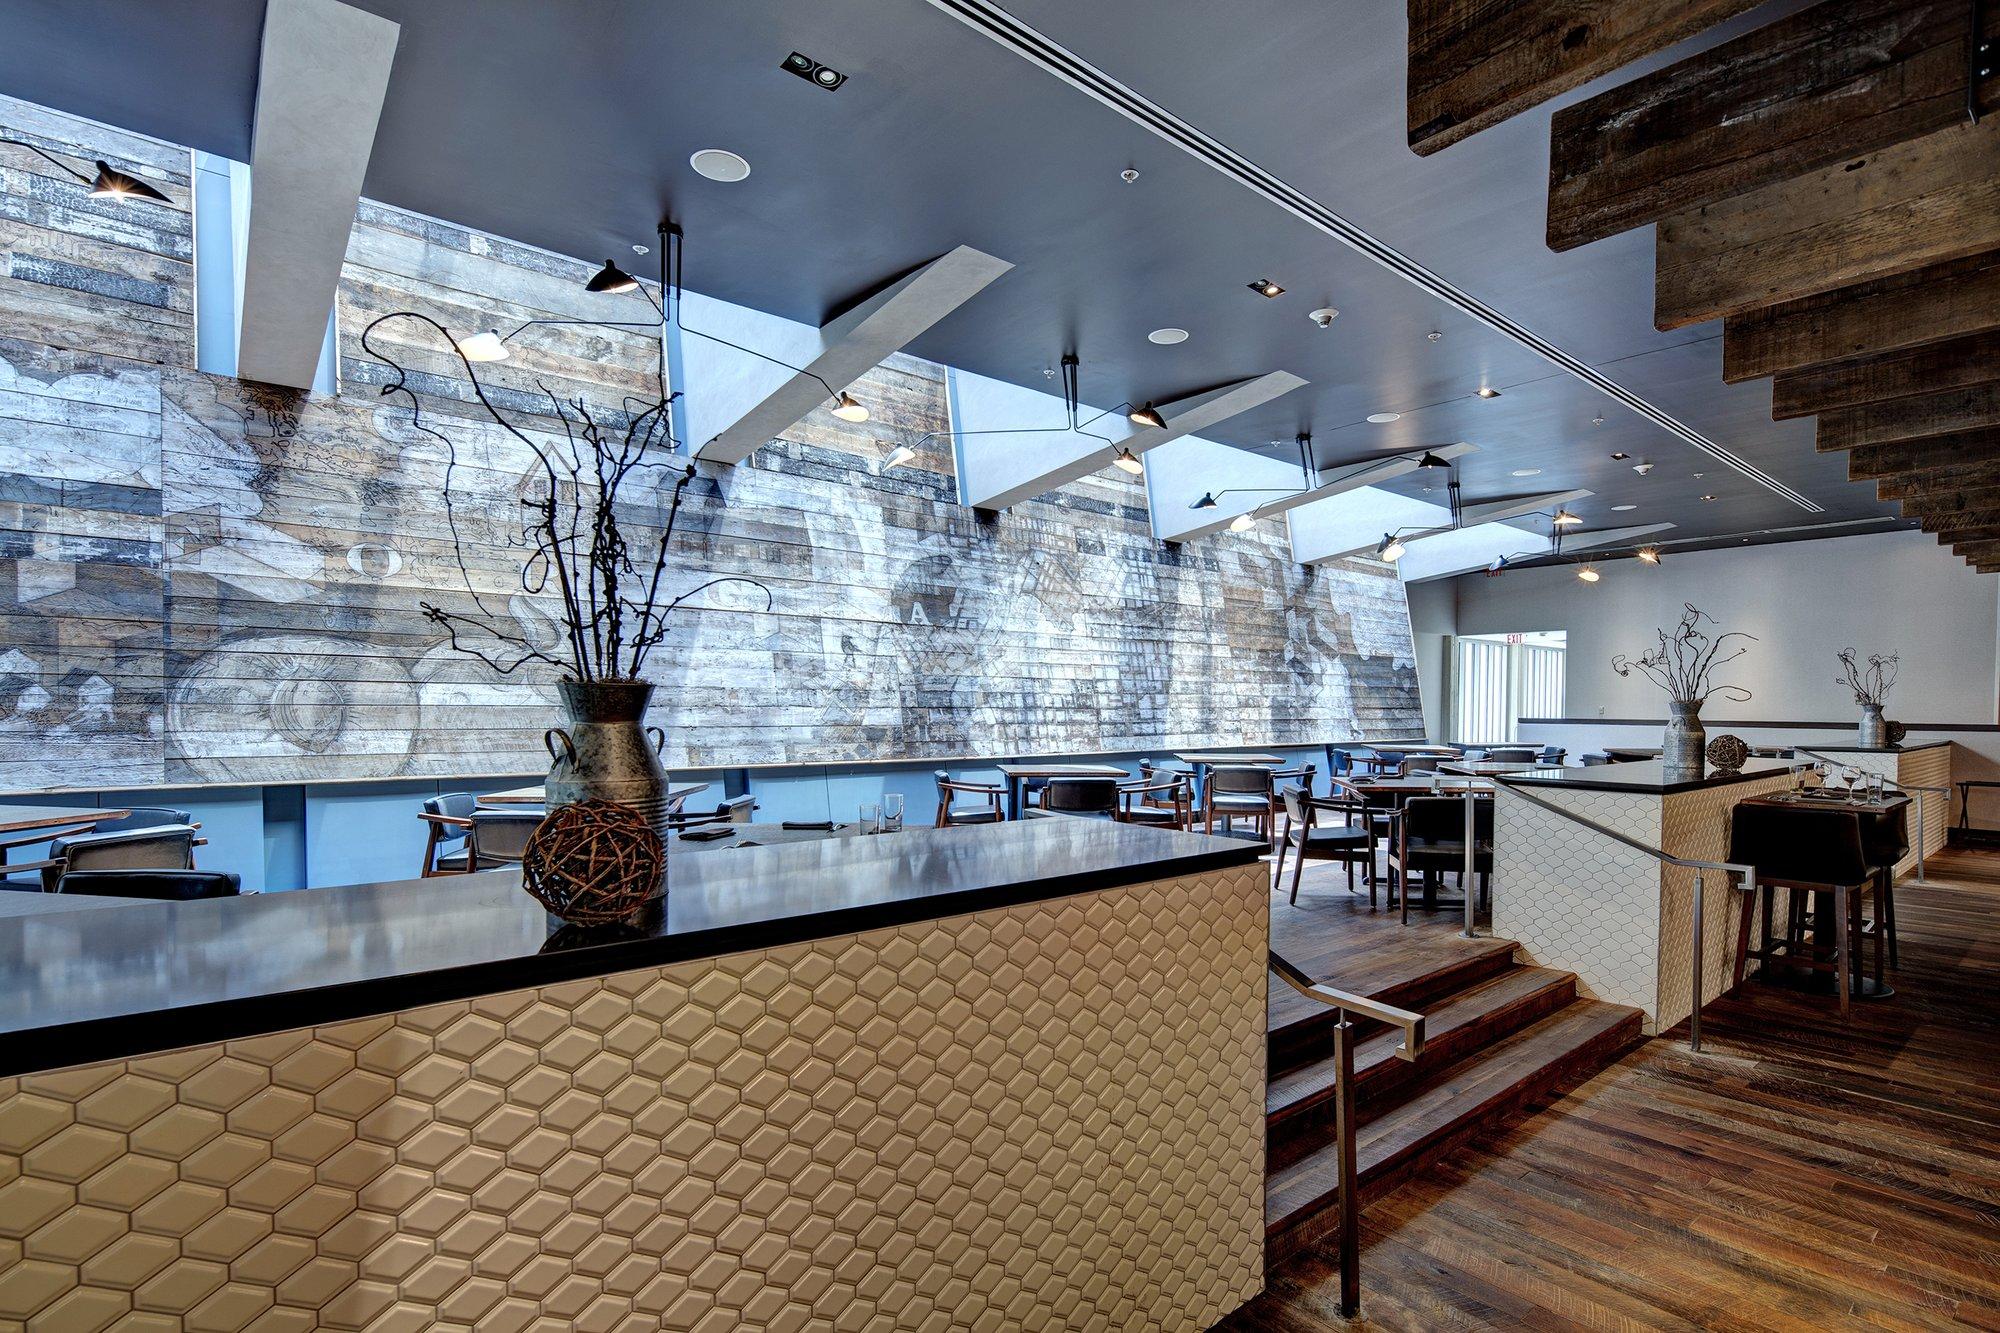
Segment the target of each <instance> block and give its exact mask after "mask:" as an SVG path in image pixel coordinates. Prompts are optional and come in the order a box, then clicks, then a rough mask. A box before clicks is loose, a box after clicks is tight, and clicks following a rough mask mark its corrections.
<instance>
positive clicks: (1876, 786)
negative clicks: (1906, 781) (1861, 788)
mask: <svg viewBox="0 0 2000 1333" xmlns="http://www.w3.org/2000/svg"><path fill="white" fill-rule="evenodd" d="M1882 785H1883V777H1882V775H1881V774H1880V773H1870V774H1869V775H1868V799H1869V800H1871V801H1880V800H1881V799H1882Z"/></svg>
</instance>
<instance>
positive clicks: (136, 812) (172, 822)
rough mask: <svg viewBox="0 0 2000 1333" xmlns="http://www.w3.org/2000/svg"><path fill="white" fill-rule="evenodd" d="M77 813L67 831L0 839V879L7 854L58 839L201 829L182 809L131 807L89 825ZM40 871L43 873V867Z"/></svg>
mask: <svg viewBox="0 0 2000 1333" xmlns="http://www.w3.org/2000/svg"><path fill="white" fill-rule="evenodd" d="M77 814H78V815H79V816H80V817H81V819H80V822H78V823H77V824H76V825H74V826H72V827H70V828H49V829H41V830H38V831H37V832H34V833H28V834H15V835H13V836H11V837H7V838H0V879H4V878H5V877H6V875H7V854H8V853H9V852H11V851H13V850H15V849H16V848H20V847H34V846H39V845H41V844H44V843H50V844H53V843H54V842H55V841H56V840H58V839H62V838H76V837H81V836H83V835H84V834H86V833H134V832H137V831H139V830H140V829H152V828H163V827H168V826H173V827H186V828H191V829H197V830H198V829H200V828H201V825H200V824H197V823H195V822H194V818H193V816H191V815H190V814H189V813H188V812H187V811H186V810H173V809H169V808H168V807H166V806H135V807H133V808H132V809H131V810H130V811H128V812H127V813H126V814H125V815H124V816H122V817H121V818H118V819H100V820H98V821H96V822H95V823H91V822H89V821H90V815H91V812H90V810H89V809H88V808H87V807H86V808H84V809H80V810H78V811H77ZM204 841H205V840H204V839H202V838H196V839H195V840H194V845H195V846H197V847H199V846H202V845H203V843H204ZM54 855H55V853H54V849H53V847H51V849H50V851H49V853H48V859H53V858H54ZM35 868H36V867H35V864H34V863H33V862H30V863H29V864H28V866H27V869H28V870H30V871H32V870H34V869H35ZM43 869H44V870H46V869H47V867H43ZM43 879H44V881H45V884H46V880H47V876H46V875H44V876H43Z"/></svg>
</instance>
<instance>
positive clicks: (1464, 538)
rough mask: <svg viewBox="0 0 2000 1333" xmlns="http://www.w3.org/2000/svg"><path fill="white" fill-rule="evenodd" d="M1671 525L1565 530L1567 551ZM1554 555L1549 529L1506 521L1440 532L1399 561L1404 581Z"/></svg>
mask: <svg viewBox="0 0 2000 1333" xmlns="http://www.w3.org/2000/svg"><path fill="white" fill-rule="evenodd" d="M1673 526H1674V525H1673V524H1671V523H1641V524H1636V525H1634V526H1632V527H1626V528H1601V529H1599V530H1598V531H1595V532H1566V533H1564V534H1563V553H1564V554H1570V553H1572V552H1576V551H1589V550H1597V549H1601V548H1603V547H1606V546H1618V545H1620V544H1622V543H1625V542H1629V541H1633V540H1635V539H1637V538H1640V537H1645V536H1649V535H1651V534H1652V533H1655V532H1665V531H1666V530H1667V529H1669V528H1671V527H1673ZM1550 554H1553V553H1552V552H1551V551H1550V549H1549V538H1548V535H1547V534H1546V533H1541V532H1529V531H1526V530H1525V529H1521V528H1515V527H1510V526H1508V525H1506V524H1491V525H1488V526H1486V527H1482V528H1473V529H1465V530H1461V531H1458V532H1453V533H1448V534H1444V535H1441V536H1439V537H1437V538H1435V539H1433V540H1431V541H1427V542H1425V543H1423V544H1422V545H1421V546H1413V547H1411V548H1410V550H1409V552H1408V554H1406V555H1404V557H1403V558H1402V560H1400V561H1399V562H1397V563H1398V572H1399V573H1400V574H1401V575H1402V576H1403V582H1405V583H1420V582H1423V581H1424V580H1426V579H1437V578H1448V577H1450V576H1451V575H1454V574H1470V573H1472V572H1473V571H1475V570H1481V569H1485V568H1486V567H1487V566H1488V565H1490V564H1492V563H1493V561H1494V560H1495V558H1497V557H1499V556H1506V557H1508V558H1510V559H1514V558H1519V559H1521V560H1531V559H1541V558H1543V557H1545V556H1548V555H1550Z"/></svg>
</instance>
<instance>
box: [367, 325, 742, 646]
mask: <svg viewBox="0 0 2000 1333" xmlns="http://www.w3.org/2000/svg"><path fill="white" fill-rule="evenodd" d="M390 320H413V321H416V322H417V323H419V324H423V325H428V326H429V327H430V328H431V329H434V330H436V332H437V334H438V335H439V336H440V337H441V338H443V339H444V341H445V344H446V345H447V346H448V347H450V348H451V349H452V351H453V353H454V354H455V355H456V356H457V357H458V360H459V363H460V364H461V365H462V366H463V367H464V368H465V378H466V379H467V381H469V383H470V384H471V387H472V392H473V393H474V395H475V396H476V397H477V398H478V400H479V405H480V406H481V407H483V408H484V409H485V410H486V413H487V415H488V416H490V417H492V418H493V420H494V422H495V423H496V424H498V425H499V427H500V428H501V429H502V430H504V431H506V432H507V433H508V434H509V435H511V436H513V437H514V438H515V439H516V440H518V441H520V442H521V443H522V444H523V445H525V446H526V447H527V448H528V449H529V450H530V451H532V452H533V454H534V456H535V458H536V460H537V463H538V466H539V469H540V473H541V475H540V477H539V478H538V479H537V482H536V484H535V485H534V486H533V487H531V489H530V494H529V495H527V496H525V497H524V498H523V499H522V500H521V505H522V508H523V509H524V510H525V511H526V515H527V517H526V518H525V519H524V521H523V522H522V524H521V528H520V531H519V533H518V535H516V536H514V537H511V538H510V539H509V542H510V544H518V545H520V546H523V547H525V548H526V550H527V556H526V557H525V559H524V560H523V562H522V567H521V590H522V591H523V592H525V593H527V594H529V595H530V596H538V595H540V594H543V593H546V592H548V591H549V590H550V589H551V588H553V589H554V591H555V592H556V593H557V594H558V595H559V597H560V599H561V604H562V614H561V617H560V624H561V626H562V636H561V638H562V643H561V646H560V647H557V646H556V645H554V644H549V645H547V646H546V647H544V646H538V645H537V644H536V643H535V642H534V641H532V640H531V639H529V637H528V636H527V634H526V633H525V632H516V631H515V630H513V629H508V628H503V627H502V626H503V624H515V625H518V622H517V621H515V620H514V618H513V617H512V616H511V614H509V615H507V616H506V617H505V619H504V620H503V617H502V616H500V615H496V614H495V613H494V612H493V610H492V609H491V608H489V607H488V606H487V605H486V602H485V601H484V600H483V599H482V598H481V597H480V595H479V589H478V588H477V587H475V586H474V584H473V581H472V574H471V572H470V570H469V569H468V568H467V567H466V561H465V548H464V545H463V543H462V542H461V540H460V537H459V530H458V518H457V512H456V510H455V509H454V508H453V504H452V475H453V472H454V471H455V470H456V468H457V466H458V451H457V448H456V447H455V446H454V445H453V443H452V440H451V438H450V437H449V436H447V435H446V434H444V432H442V431H440V430H437V429H435V428H434V427H431V426H429V425H427V424H425V422H424V419H423V410H422V407H421V405H420V404H419V403H418V401H417V397H416V394H415V393H414V392H412V391H411V389H410V388H409V387H408V384H407V382H406V381H407V374H406V372H405V371H404V368H403V367H402V365H401V364H399V363H398V362H397V361H396V360H395V359H394V358H393V357H391V356H389V355H388V354H387V353H385V352H384V351H383V350H382V349H381V348H379V347H377V346H375V345H374V343H372V342H371V341H370V339H371V336H372V335H373V334H374V332H375V330H376V329H377V328H379V327H380V326H381V325H383V324H385V323H387V322H388V321H390ZM361 346H362V348H363V349H364V350H365V351H367V352H368V353H369V355H371V356H373V357H375V358H376V359H377V360H378V361H380V362H382V364H384V365H386V366H388V367H389V369H390V370H392V371H394V372H395V379H394V380H392V381H391V382H390V383H388V384H385V385H384V386H383V387H382V393H383V395H384V396H385V397H386V396H389V395H392V394H401V395H403V396H404V397H405V398H407V399H408V400H409V404H410V422H411V425H412V427H413V428H414V429H416V430H419V431H421V432H423V433H424V434H426V435H429V436H431V437H432V438H434V439H436V440H438V441H439V442H440V443H442V444H443V446H444V449H445V456H446V460H447V461H446V464H445V485H444V507H445V521H446V523H447V525H448V526H449V528H450V530H451V540H452V549H453V552H454V554H455V555H456V557H457V560H458V568H459V573H460V575H461V576H463V578H464V580H465V587H466V591H467V592H468V593H470V594H471V597H472V603H473V605H474V606H475V607H477V608H478V613H477V614H474V615H466V614H461V613H459V612H456V611H448V610H446V609H444V608H443V607H441V606H438V605H436V604H434V603H431V602H421V603H419V605H420V606H421V607H422V608H423V613H424V618H425V619H427V620H429V621H430V622H431V623H432V624H434V625H437V626H438V627H439V628H441V629H443V630H444V632H445V634H446V635H447V636H448V638H449V640H450V643H451V646H452V647H453V648H455V649H457V650H458V651H460V652H463V653H467V654H470V655H471V656H473V657H476V658H478V659H479V660H480V661H482V662H484V663H486V665H487V666H489V667H491V668H492V669H493V670H494V671H496V672H498V673H499V674H501V675H503V676H504V675H511V674H512V673H513V672H515V671H517V670H519V669H520V668H521V667H522V666H524V665H526V664H527V663H529V662H541V663H545V664H547V665H549V666H552V667H554V668H556V669H557V670H558V671H560V672H561V673H562V674H563V675H564V676H565V677H566V678H567V679H570V680H574V681H579V682H585V683H588V682H593V681H636V680H639V679H640V678H641V672H642V670H643V668H644V667H645V664H646V658H647V655H648V654H649V653H651V652H652V650H653V649H654V648H655V647H657V646H658V645H659V643H660V642H661V640H663V639H665V638H666V636H667V631H668V628H669V621H670V618H671V617H672V615H673V613H674V612H675V611H676V610H678V609H679V608H680V607H682V606H683V605H685V604H687V603H688V601H689V599H691V598H693V597H695V596H697V595H699V594H700V593H703V592H706V591H707V590H709V589H711V588H715V587H718V586H720V585H722V584H728V583H742V584H748V585H749V586H751V587H753V588H756V589H757V590H758V591H759V592H762V593H763V594H764V609H765V610H769V609H770V607H771V590H770V589H769V588H768V587H766V586H765V585H764V584H762V583H759V582H758V581H757V580H756V579H752V578H745V577H741V576H735V575H725V576H722V577H719V578H712V579H709V580H707V581H706V582H704V583H700V584H697V585H696V586H695V587H693V588H690V589H688V590H687V591H686V592H683V593H681V594H680V595H679V596H676V597H670V598H669V597H664V596H663V594H662V591H661V584H662V582H663V580H664V579H665V576H666V573H667V559H668V551H669V548H670V547H671V546H672V544H673V536H674V524H675V521H676V520H677V519H678V518H679V516H680V511H681V501H682V499H683V497H684V496H685V494H686V492H687V487H688V483H689V482H691V481H693V480H694V475H695V471H694V465H693V464H692V463H689V462H687V461H686V460H685V459H684V458H683V457H682V456H681V455H679V454H678V453H677V452H676V451H675V442H674V437H673V417H672V406H673V402H674V400H675V399H676V398H678V397H680V395H679V394H678V393H675V394H668V393H666V392H665V385H664V384H662V385H661V394H660V397H659V398H658V400H657V401H654V402H652V403H649V404H646V405H645V407H644V409H643V410H642V411H639V412H637V413H634V414H632V415H631V416H630V417H629V418H628V419H627V420H626V422H625V424H624V425H623V426H622V427H619V426H615V425H607V424H606V423H604V422H601V421H599V420H598V419H597V417H596V415H595V414H593V413H592V412H591V410H590V408H589V407H588V406H586V405H585V403H584V401H583V400H582V399H581V398H574V399H571V400H569V401H567V402H565V401H563V400H562V399H559V398H557V397H556V395H555V394H554V393H553V392H551V391H550V390H549V388H548V387H547V386H546V385H544V384H541V383H540V382H539V381H537V383H536V387H537V388H538V389H540V390H541V391H542V393H543V394H544V395H545V396H547V398H548V400H549V403H550V406H551V407H552V408H553V409H554V413H555V416H556V419H557V420H558V421H560V422H561V423H562V428H563V435H564V440H563V441H562V442H560V443H554V442H552V443H549V444H543V443H541V442H539V441H537V440H535V439H534V438H532V437H531V436H529V435H528V434H527V433H526V432H525V431H523V430H522V429H521V428H520V427H518V426H516V425H515V424H514V423H513V422H511V421H509V420H508V419H507V418H506V417H505V416H503V415H501V413H500V409H499V408H497V407H496V406H494V404H493V402H492V400H491V399H489V398H488V397H487V394H486V388H485V386H484V385H483V384H481V383H480V380H479V376H478V374H477V373H476V372H475V371H474V370H473V368H472V363H471V361H469V360H468V359H467V358H466V356H465V353H464V352H463V351H462V350H460V348H459V343H458V340H457V339H455V338H454V337H453V336H452V334H451V332H450V330H448V329H446V328H445V327H444V326H443V325H442V324H440V323H438V322H437V321H436V320H434V319H431V318H430V317H429V316H427V315H421V314H418V313H416V312H415V311H409V310H400V311H395V312H393V313H391V314H387V315H383V316H382V317H381V318H379V319H377V320H375V321H374V322H373V323H371V324H369V326H368V327H367V329H365V330H364V331H363V332H362V335H361ZM627 401H628V402H630V401H631V400H629V399H628V400H627ZM662 455H664V457H662ZM669 478H671V479H672V481H671V488H672V489H671V493H670V495H668V496H667V497H666V498H665V511H666V512H665V518H664V521H663V522H661V524H660V525H659V528H658V533H659V536H658V540H657V543H655V544H652V545H651V549H650V550H648V549H646V545H647V541H646V539H643V538H642V539H641V540H640V541H638V542H635V541H634V540H633V534H631V533H630V532H629V531H628V527H627V523H626V521H624V520H622V519H621V514H623V515H625V516H626V517H627V518H629V516H630V515H632V514H633V513H634V512H644V510H645V509H647V508H651V509H652V510H653V511H654V512H656V513H657V512H658V510H659V508H660V506H661V502H662V497H661V495H660V489H661V488H662V487H665V486H667V485H668V484H669V483H668V479H669ZM648 483H651V485H650V486H649V485H648Z"/></svg>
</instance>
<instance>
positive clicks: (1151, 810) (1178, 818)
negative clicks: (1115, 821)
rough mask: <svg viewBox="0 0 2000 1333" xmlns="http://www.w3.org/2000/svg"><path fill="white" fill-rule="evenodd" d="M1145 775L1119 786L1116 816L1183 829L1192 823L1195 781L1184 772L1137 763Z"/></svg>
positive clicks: (1125, 820)
mask: <svg viewBox="0 0 2000 1333" xmlns="http://www.w3.org/2000/svg"><path fill="white" fill-rule="evenodd" d="M1139 771H1140V773H1141V774H1143V775H1144V776H1143V777H1142V779H1141V780H1140V781H1138V782H1130V783H1121V784H1120V785H1119V787H1118V818H1119V820H1120V821H1121V822H1123V823H1127V824H1151V825H1153V826H1155V827H1157V828H1176V829H1185V828H1188V827H1190V826H1192V825H1193V823H1194V783H1193V779H1192V778H1191V777H1190V776H1189V775H1188V774H1186V773H1176V772H1170V771H1167V770H1164V769H1157V768H1154V767H1153V766H1152V765H1151V764H1141V765H1139Z"/></svg>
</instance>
